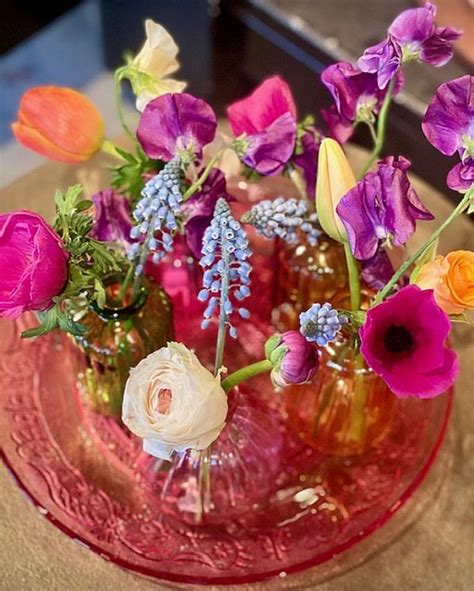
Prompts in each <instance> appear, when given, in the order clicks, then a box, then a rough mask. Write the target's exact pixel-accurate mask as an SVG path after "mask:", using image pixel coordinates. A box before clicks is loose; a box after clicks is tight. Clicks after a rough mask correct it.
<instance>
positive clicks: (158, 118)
mask: <svg viewBox="0 0 474 591" xmlns="http://www.w3.org/2000/svg"><path fill="white" fill-rule="evenodd" d="M216 128H217V120H216V115H215V113H214V111H213V110H212V109H211V107H210V106H209V105H208V104H207V103H206V101H203V100H202V99H198V98H196V97H194V96H192V95H191V94H187V93H185V92H182V93H176V94H163V95H162V96H159V97H158V98H156V99H153V100H151V101H150V102H149V103H148V104H147V106H146V107H145V110H144V111H143V113H142V115H141V117H140V123H139V124H138V129H137V138H138V141H139V142H140V144H141V146H142V148H143V150H144V151H145V153H146V155H147V156H149V157H150V158H153V159H155V160H164V161H165V162H169V161H170V160H172V159H173V158H175V156H182V155H183V153H186V152H189V153H190V154H191V157H194V158H199V157H200V156H201V153H202V148H203V147H204V146H205V145H207V144H209V143H210V142H212V140H213V139H214V136H215V133H216Z"/></svg>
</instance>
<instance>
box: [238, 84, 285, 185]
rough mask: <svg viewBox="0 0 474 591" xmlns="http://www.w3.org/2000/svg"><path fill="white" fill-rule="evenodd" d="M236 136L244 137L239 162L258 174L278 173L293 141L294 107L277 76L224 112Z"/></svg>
mask: <svg viewBox="0 0 474 591" xmlns="http://www.w3.org/2000/svg"><path fill="white" fill-rule="evenodd" d="M227 115H228V117H229V123H230V126H231V128H232V132H233V134H234V135H235V136H236V137H240V136H242V135H244V136H245V141H246V142H247V144H248V145H247V147H246V149H245V153H244V154H243V156H242V161H243V162H244V163H245V164H246V165H247V166H249V167H250V168H252V169H253V170H256V171H257V172H258V173H260V174H262V175H264V176H269V175H273V174H278V173H280V172H281V171H282V170H283V168H284V166H285V165H286V164H287V162H288V161H289V160H290V158H291V156H292V154H293V151H294V148H295V142H296V105H295V102H294V100H293V96H292V94H291V90H290V87H289V86H288V84H287V83H286V82H285V81H284V80H282V79H281V78H280V77H279V76H273V77H272V78H268V79H267V80H264V81H263V82H262V84H260V86H259V87H258V88H256V89H255V90H254V91H253V92H252V94H251V95H249V96H248V97H246V98H244V99H242V100H239V101H236V102H235V103H232V104H231V105H230V106H229V107H228V109H227Z"/></svg>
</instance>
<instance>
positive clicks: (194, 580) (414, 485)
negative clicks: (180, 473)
mask: <svg viewBox="0 0 474 591" xmlns="http://www.w3.org/2000/svg"><path fill="white" fill-rule="evenodd" d="M444 396H446V397H447V402H446V405H445V408H444V409H443V413H444V415H443V420H442V423H441V425H440V428H439V431H438V434H437V437H436V439H435V441H434V443H433V446H432V448H431V450H430V452H429V453H428V454H427V456H426V459H425V461H424V463H423V464H422V466H421V468H420V469H419V471H418V472H417V474H416V476H415V477H414V478H413V480H412V481H411V482H410V483H409V484H408V486H407V487H406V488H405V490H404V491H403V493H401V495H400V496H399V498H398V500H397V501H396V502H395V503H394V504H393V505H392V506H391V507H389V508H388V509H386V510H385V511H384V512H383V513H382V514H381V515H379V516H378V517H377V518H376V519H375V520H374V521H373V522H372V523H371V524H370V525H368V526H366V527H365V528H364V532H363V534H360V533H359V534H356V535H354V536H352V537H351V538H349V539H348V540H346V541H345V542H343V543H341V544H339V545H337V546H333V547H331V548H330V549H328V550H325V551H323V552H320V553H318V554H317V556H315V557H314V558H312V559H310V560H305V561H302V562H299V563H296V564H293V565H291V566H286V567H282V568H279V569H274V570H269V571H266V572H261V573H255V574H249V575H242V576H230V577H229V576H216V577H213V576H206V577H199V576H188V575H185V574H173V573H169V572H166V571H160V570H159V569H158V568H157V569H155V568H148V567H145V566H137V565H135V564H133V563H130V562H129V561H127V560H124V559H121V558H119V557H118V556H116V555H115V554H113V553H112V552H109V551H107V550H105V549H104V548H102V547H100V546H98V545H96V544H94V543H91V542H89V541H86V540H85V539H84V538H83V537H81V535H80V534H77V533H76V532H74V531H73V530H72V529H71V528H70V527H68V526H66V525H64V523H62V522H61V521H60V519H58V518H57V517H55V516H54V515H53V514H52V513H51V512H50V511H48V510H46V509H45V508H44V507H43V506H42V504H41V502H39V501H38V500H37V499H36V498H35V497H34V496H33V495H32V494H31V493H30V491H29V490H28V488H27V487H26V486H25V485H24V484H23V482H22V480H21V477H20V475H19V474H17V473H16V471H15V470H14V469H13V467H12V466H11V464H10V463H9V461H8V458H7V456H6V454H5V453H4V451H3V449H0V458H1V459H2V461H3V463H4V464H5V466H6V467H7V469H8V471H9V472H10V474H11V475H12V477H13V479H14V480H15V482H16V484H17V485H18V487H19V488H20V489H21V490H22V491H23V492H24V494H25V496H26V497H27V498H28V499H29V500H30V501H31V502H32V503H33V504H34V505H35V506H36V507H37V508H38V510H39V512H40V513H41V514H42V515H43V516H44V517H46V519H47V520H48V521H50V522H51V523H52V524H53V525H55V526H56V527H57V528H58V529H59V530H61V531H62V532H63V533H65V534H67V535H68V536H69V537H70V538H72V539H73V540H74V541H76V542H78V543H79V544H80V545H82V546H84V547H86V548H88V549H90V550H92V551H93V552H95V553H96V554H99V555H100V556H101V557H102V558H105V559H107V560H110V562H113V563H114V564H116V565H118V566H120V567H122V568H124V569H126V570H128V571H131V572H134V573H137V574H139V575H143V576H145V577H149V578H152V579H154V580H156V581H165V582H170V583H177V584H178V585H179V584H181V585H182V584H190V585H207V586H208V585H244V584H251V583H262V584H263V583H265V582H267V583H270V582H271V581H272V580H273V581H274V582H276V581H277V580H278V579H279V578H280V573H281V572H282V571H283V572H284V573H285V576H287V575H292V574H297V573H301V572H304V571H306V570H309V569H311V568H314V567H317V566H319V565H322V564H324V563H327V562H328V561H329V560H330V559H332V558H335V557H336V556H339V555H341V554H343V553H344V552H347V551H349V550H350V549H351V548H353V547H355V546H356V545H357V544H359V543H360V542H362V541H364V540H366V539H367V538H369V537H370V536H371V535H372V534H373V533H375V532H376V531H378V530H379V529H380V528H381V527H382V526H383V525H384V524H386V523H387V522H388V521H391V520H392V519H393V518H394V517H395V516H396V515H397V514H398V513H399V512H400V510H401V509H402V507H404V506H405V504H406V503H407V501H409V500H410V499H411V497H412V496H413V494H414V493H415V492H416V491H417V490H418V489H419V487H420V485H421V484H422V483H423V481H424V480H425V478H426V476H427V475H428V473H429V472H430V469H431V468H432V466H433V464H434V462H435V460H436V458H437V456H438V454H439V451H440V449H441V446H442V443H443V441H444V439H445V436H446V432H447V428H448V425H449V419H450V417H451V413H452V406H453V399H454V389H453V388H451V389H450V390H448V391H447V392H446V393H445V394H444ZM43 512H44V513H43ZM369 555H370V552H369V553H367V556H369ZM280 580H281V579H280Z"/></svg>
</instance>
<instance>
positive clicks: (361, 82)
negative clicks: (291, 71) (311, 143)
mask: <svg viewBox="0 0 474 591" xmlns="http://www.w3.org/2000/svg"><path fill="white" fill-rule="evenodd" d="M321 81H322V82H323V84H324V85H325V86H326V88H327V89H328V90H329V92H330V93H331V95H332V97H333V99H334V102H335V105H336V109H337V111H338V114H339V116H340V118H341V121H343V122H346V123H347V124H351V125H354V124H355V123H358V122H359V121H364V122H373V121H374V120H375V115H376V114H377V113H378V112H379V111H380V108H381V106H382V103H383V101H384V98H385V95H386V94H387V92H386V90H381V89H380V88H379V85H378V84H377V76H376V75H375V74H367V73H365V72H361V71H360V70H359V69H357V68H355V67H354V66H353V65H352V64H350V63H349V62H339V63H337V64H333V65H331V66H328V67H327V68H326V69H325V70H324V72H323V73H322V74H321ZM402 86H403V75H402V73H401V72H399V73H398V74H397V76H396V84H395V87H394V89H393V94H397V93H398V92H400V90H401V88H402Z"/></svg>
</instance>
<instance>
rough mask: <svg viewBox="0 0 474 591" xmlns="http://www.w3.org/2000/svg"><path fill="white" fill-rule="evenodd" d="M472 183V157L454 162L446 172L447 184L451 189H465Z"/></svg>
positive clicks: (473, 164) (473, 162) (473, 172)
mask: <svg viewBox="0 0 474 591" xmlns="http://www.w3.org/2000/svg"><path fill="white" fill-rule="evenodd" d="M473 183H474V159H473V158H468V159H467V160H466V161H465V162H464V163H462V162H460V163H459V164H456V166H454V167H453V168H451V170H450V171H449V173H448V178H447V185H448V187H449V188H450V189H452V190H453V191H466V190H468V189H469V188H470V187H471V185H472V184H473Z"/></svg>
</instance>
